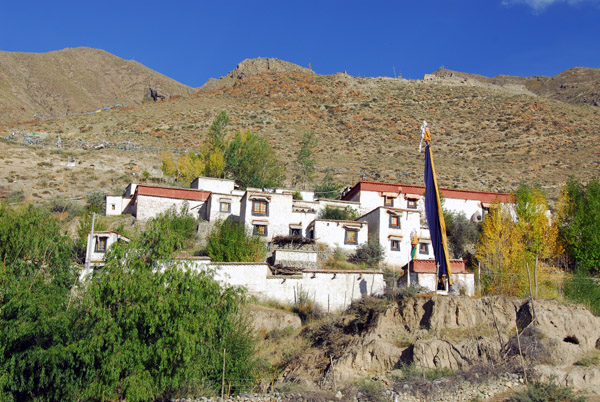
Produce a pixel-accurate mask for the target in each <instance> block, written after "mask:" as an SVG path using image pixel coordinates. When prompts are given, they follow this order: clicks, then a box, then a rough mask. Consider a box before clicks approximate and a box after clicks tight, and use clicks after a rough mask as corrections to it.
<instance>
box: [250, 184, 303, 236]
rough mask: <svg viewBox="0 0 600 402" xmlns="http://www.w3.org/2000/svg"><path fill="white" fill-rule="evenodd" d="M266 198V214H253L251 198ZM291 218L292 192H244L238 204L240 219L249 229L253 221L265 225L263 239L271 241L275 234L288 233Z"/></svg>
mask: <svg viewBox="0 0 600 402" xmlns="http://www.w3.org/2000/svg"><path fill="white" fill-rule="evenodd" d="M255 198H257V199H268V200H269V201H268V204H269V206H268V215H266V216H264V215H253V214H252V200H253V199H255ZM291 219H292V194H291V193H290V194H277V193H254V192H246V194H245V195H244V196H243V197H242V200H241V206H240V220H241V222H243V223H244V225H246V227H247V228H249V230H252V229H253V227H254V224H255V223H260V224H265V225H267V228H268V229H267V235H266V236H264V237H263V239H264V240H265V241H271V240H272V239H273V237H275V236H287V235H289V233H290V223H294V222H293V221H291Z"/></svg>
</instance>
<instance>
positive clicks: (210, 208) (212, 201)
mask: <svg viewBox="0 0 600 402" xmlns="http://www.w3.org/2000/svg"><path fill="white" fill-rule="evenodd" d="M241 199H242V196H241V195H234V194H222V193H211V195H210V196H209V198H208V200H206V202H207V204H208V205H207V214H208V216H207V217H206V219H207V220H208V221H210V222H215V221H217V220H226V219H233V220H235V221H239V219H240V208H241ZM221 201H223V202H229V203H230V204H231V211H230V212H221V210H220V208H221Z"/></svg>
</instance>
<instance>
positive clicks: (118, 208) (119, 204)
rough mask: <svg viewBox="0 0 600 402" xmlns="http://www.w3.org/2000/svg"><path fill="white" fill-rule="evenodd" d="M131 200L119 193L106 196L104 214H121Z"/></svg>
mask: <svg viewBox="0 0 600 402" xmlns="http://www.w3.org/2000/svg"><path fill="white" fill-rule="evenodd" d="M129 201H131V199H130V198H123V197H121V196H120V195H107V196H106V200H105V202H106V216H114V215H121V214H122V213H123V210H124V209H125V207H126V206H127V204H129Z"/></svg>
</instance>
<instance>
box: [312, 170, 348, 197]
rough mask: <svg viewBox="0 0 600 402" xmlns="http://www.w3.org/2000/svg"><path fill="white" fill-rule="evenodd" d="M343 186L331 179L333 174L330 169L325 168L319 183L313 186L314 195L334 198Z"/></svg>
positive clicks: (338, 194)
mask: <svg viewBox="0 0 600 402" xmlns="http://www.w3.org/2000/svg"><path fill="white" fill-rule="evenodd" d="M343 188H344V185H343V184H339V183H335V182H334V181H333V174H332V173H331V170H329V169H327V171H326V172H325V176H323V179H322V180H321V183H320V184H318V185H316V186H315V196H316V197H317V198H326V199H335V198H338V197H339V196H340V191H341V190H342V189H343Z"/></svg>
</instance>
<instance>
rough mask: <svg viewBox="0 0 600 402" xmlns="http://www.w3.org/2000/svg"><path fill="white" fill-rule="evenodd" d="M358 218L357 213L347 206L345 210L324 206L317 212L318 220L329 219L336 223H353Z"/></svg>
mask: <svg viewBox="0 0 600 402" xmlns="http://www.w3.org/2000/svg"><path fill="white" fill-rule="evenodd" d="M358 217H359V214H358V211H357V210H355V209H354V208H352V207H350V206H348V207H346V208H345V209H340V208H336V207H331V206H329V205H326V206H325V208H324V209H322V210H321V211H320V212H319V219H331V220H336V221H355V220H357V219H358Z"/></svg>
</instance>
